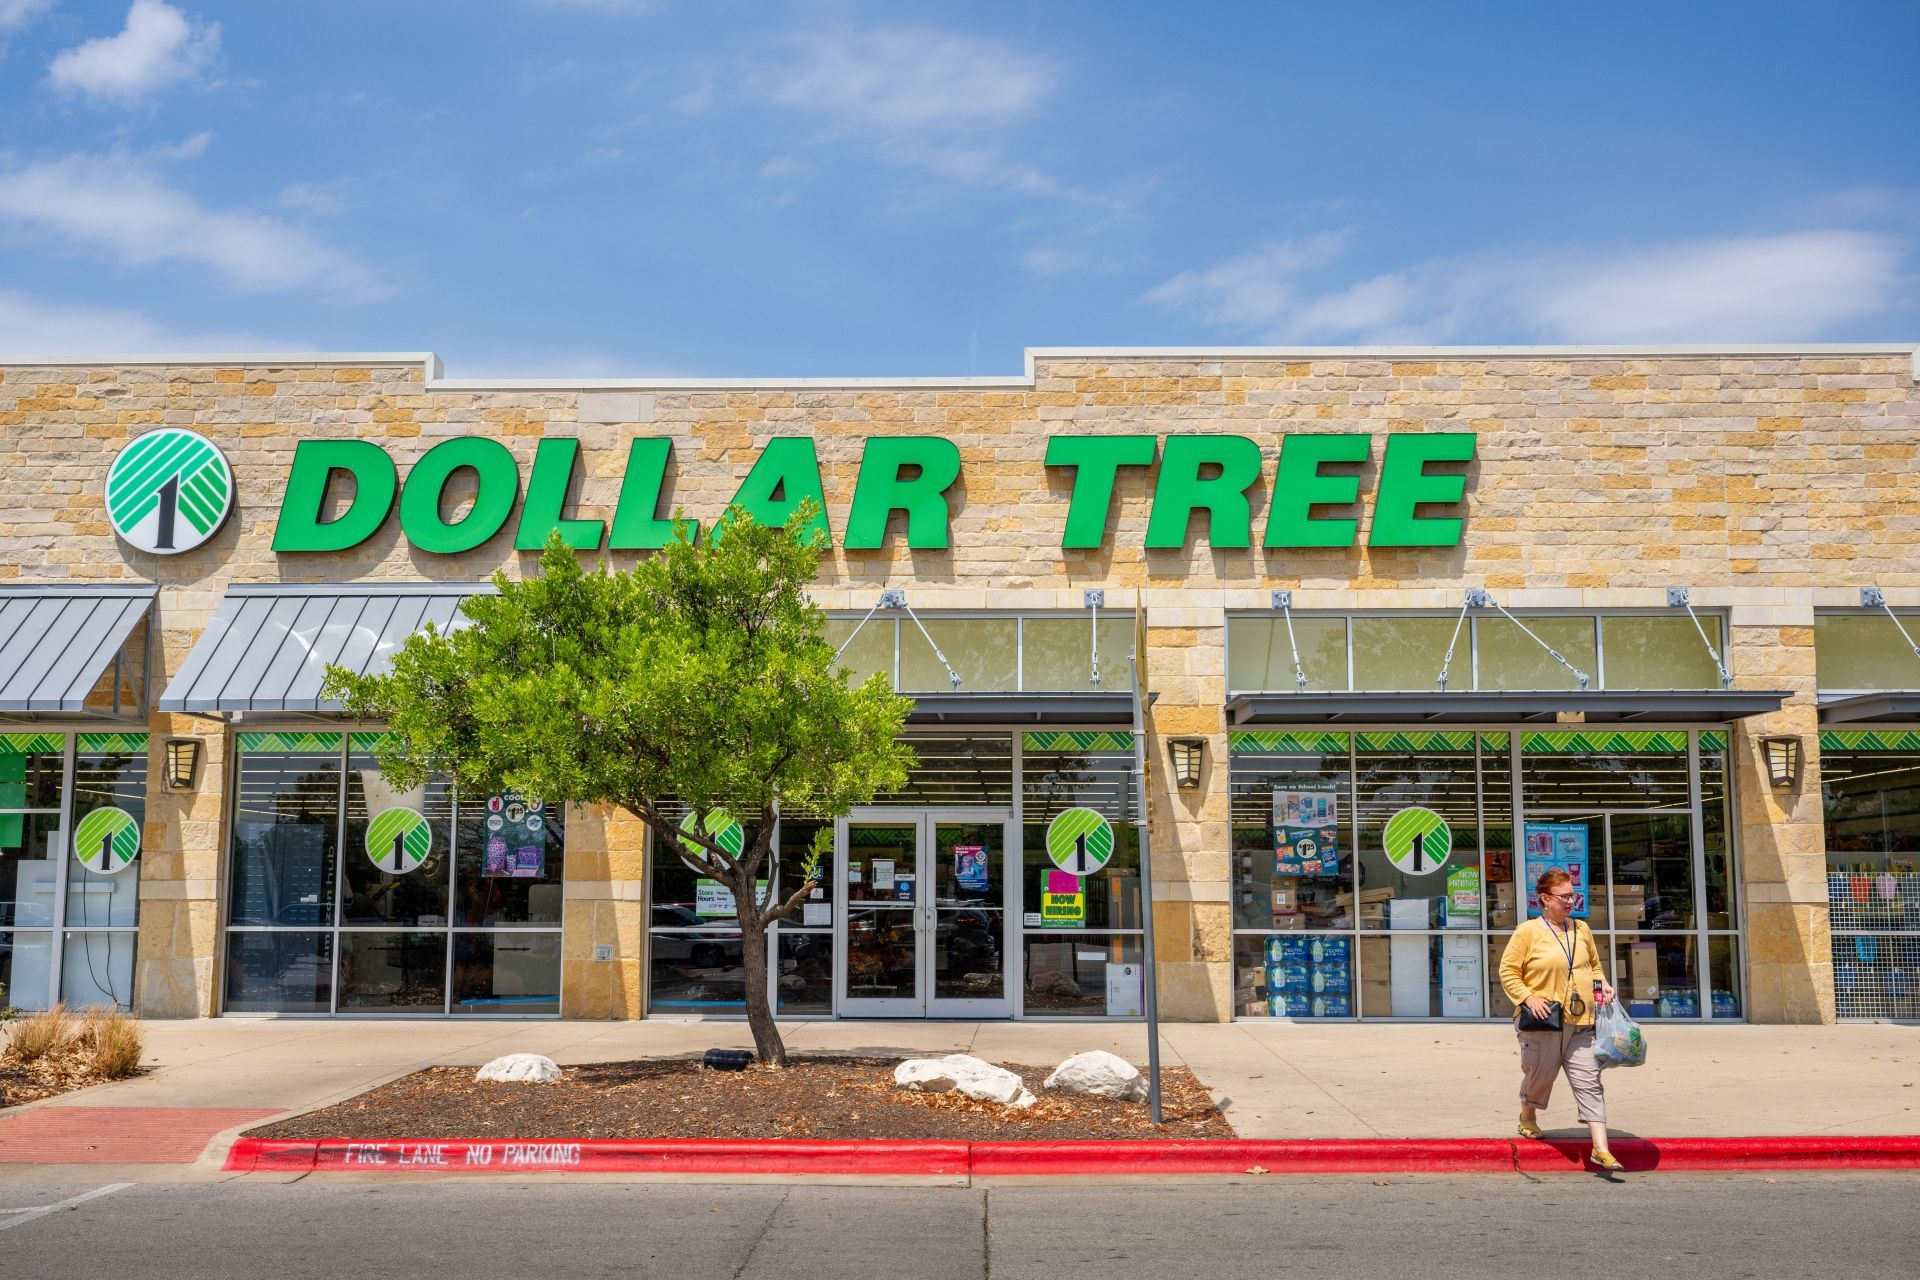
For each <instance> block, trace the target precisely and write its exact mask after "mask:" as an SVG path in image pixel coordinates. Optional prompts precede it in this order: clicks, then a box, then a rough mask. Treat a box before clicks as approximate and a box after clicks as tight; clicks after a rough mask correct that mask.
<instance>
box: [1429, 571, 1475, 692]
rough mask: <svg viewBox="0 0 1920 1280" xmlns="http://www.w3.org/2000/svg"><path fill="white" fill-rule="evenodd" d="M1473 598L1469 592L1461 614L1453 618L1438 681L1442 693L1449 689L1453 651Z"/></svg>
mask: <svg viewBox="0 0 1920 1280" xmlns="http://www.w3.org/2000/svg"><path fill="white" fill-rule="evenodd" d="M1480 594H1481V596H1483V597H1484V596H1485V595H1486V594H1487V593H1486V592H1484V591H1482V592H1481V593H1480ZM1473 599H1474V593H1473V592H1471V591H1469V592H1467V598H1466V601H1465V603H1463V604H1462V605H1461V606H1460V616H1459V617H1457V618H1455V619H1454V620H1453V638H1452V639H1451V640H1448V641H1447V656H1446V657H1445V658H1443V659H1441V661H1440V679H1439V681H1438V682H1437V683H1438V684H1439V686H1440V692H1442V693H1445V692H1446V691H1447V676H1448V674H1449V673H1451V672H1452V670H1453V651H1454V648H1455V647H1456V646H1457V645H1458V644H1459V643H1460V628H1461V627H1463V626H1465V625H1466V624H1467V610H1468V609H1470V608H1472V607H1473Z"/></svg>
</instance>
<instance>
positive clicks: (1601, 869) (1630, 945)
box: [1519, 636, 1740, 1018]
mask: <svg viewBox="0 0 1920 1280" xmlns="http://www.w3.org/2000/svg"><path fill="white" fill-rule="evenodd" d="M1695 639H1696V641H1697V640H1698V637H1697V636H1696V637H1695ZM1726 749H1727V737H1726V733H1725V731H1724V730H1708V731H1706V732H1703V733H1698V734H1689V733H1688V732H1686V731H1684V730H1639V729H1636V730H1608V729H1587V730H1539V731H1530V732H1527V733H1524V734H1522V735H1521V768H1520V779H1521V795H1522V801H1523V804H1524V810H1525V814H1526V819H1527V821H1526V824H1525V827H1524V829H1523V831H1522V843H1521V861H1522V866H1521V868H1520V877H1521V878H1520V886H1519V892H1520V894H1521V895H1522V898H1523V900H1525V899H1526V897H1527V894H1528V890H1529V888H1530V886H1531V884H1532V881H1533V880H1534V879H1535V878H1536V876H1537V873H1538V872H1539V871H1540V870H1542V869H1544V868H1546V867H1548V866H1563V867H1565V868H1566V869H1567V870H1569V871H1571V872H1573V873H1574V876H1575V888H1576V890H1577V891H1581V892H1582V893H1583V894H1584V896H1583V898H1582V899H1581V901H1580V904H1579V905H1578V906H1577V907H1576V908H1575V914H1576V916H1579V917H1580V918H1582V919H1585V920H1586V921H1587V923H1588V925H1589V927H1591V928H1592V929H1593V932H1594V938H1595V941H1596V942H1597V943H1598V944H1599V945H1600V948H1601V951H1602V954H1603V956H1605V957H1607V958H1608V961H1609V964H1610V966H1611V967H1610V969H1609V975H1610V976H1611V977H1612V979H1613V981H1614V985H1615V986H1616V987H1618V988H1619V990H1620V993H1621V998H1622V1000H1623V1001H1625V1003H1626V1008H1627V1011H1628V1012H1629V1013H1631V1014H1632V1015H1633V1016H1634V1017H1636V1018H1707V1017H1716V1018H1726V1017H1738V1016H1739V1013H1738V1010H1739V1008H1740V993H1739V974H1738V970H1737V968H1735V967H1733V961H1732V957H1733V956H1734V954H1735V951H1734V937H1733V934H1732V930H1733V928H1734V926H1735V924H1736V918H1735V916H1736V913H1735V906H1734V902H1733V897H1732V894H1731V886H1732V882H1733V876H1732V868H1731V857H1730V849H1729V843H1728V839H1727V816H1726V815H1727V808H1726V806H1727V803H1728V799H1727V786H1726V781H1727V780H1726ZM1696 770H1697V774H1698V777H1699V779H1700V785H1699V787H1698V789H1697V791H1696V788H1695V787H1694V785H1693V782H1692V778H1693V777H1694V775H1695V771H1696ZM1703 903H1704V904H1705V909H1704V912H1703V908H1702V904H1703ZM1524 911H1525V914H1527V915H1529V916H1530V915H1535V914H1538V905H1537V903H1529V904H1528V905H1527V906H1526V907H1525V908H1524ZM1703 949H1704V950H1705V951H1706V952H1707V953H1709V954H1722V953H1723V954H1724V955H1725V956H1726V957H1727V961H1726V965H1727V967H1726V968H1725V970H1724V971H1722V972H1716V973H1708V972H1703V970H1702V967H1701V963H1700V956H1701V955H1702V953H1703ZM1716 992H1717V993H1718V994H1715V993H1716ZM1729 1010H1731V1011H1732V1012H1729Z"/></svg>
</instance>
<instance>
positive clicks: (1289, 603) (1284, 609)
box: [1273, 591, 1446, 693]
mask: <svg viewBox="0 0 1920 1280" xmlns="http://www.w3.org/2000/svg"><path fill="white" fill-rule="evenodd" d="M1273 607H1274V608H1276V609H1278V610H1279V611H1280V612H1281V614H1282V615H1284V616H1285V618H1286V620H1287V647H1288V648H1289V649H1291V650H1293V687H1294V688H1296V689H1298V690H1299V691H1300V692H1302V693H1305V692H1306V691H1307V673H1306V672H1305V671H1302V670H1301V669H1300V642H1299V641H1298V640H1295V639H1294V638H1293V592H1291V591H1276V592H1274V593H1273ZM1441 683H1442V684H1443V685H1444V684H1445V683H1446V677H1445V676H1442V677H1441Z"/></svg>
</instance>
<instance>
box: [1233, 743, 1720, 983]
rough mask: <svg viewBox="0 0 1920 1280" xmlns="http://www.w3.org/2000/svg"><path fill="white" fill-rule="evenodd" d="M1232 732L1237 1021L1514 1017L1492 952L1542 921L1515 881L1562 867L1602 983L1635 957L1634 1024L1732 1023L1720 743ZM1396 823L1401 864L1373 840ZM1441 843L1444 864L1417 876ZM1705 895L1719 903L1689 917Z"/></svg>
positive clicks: (1383, 840) (1389, 846)
mask: <svg viewBox="0 0 1920 1280" xmlns="http://www.w3.org/2000/svg"><path fill="white" fill-rule="evenodd" d="M1229 741H1230V746H1231V751H1232V783H1231V787H1232V814H1233V864H1234V865H1233V904H1234V929H1235V933H1236V935H1237V936H1236V938H1235V943H1234V954H1235V964H1234V969H1235V975H1234V978H1235V992H1234V1006H1235V1009H1236V1012H1237V1013H1239V1014H1241V1015H1243V1016H1246V1015H1251V1016H1262V1015H1265V1016H1285V1017H1332V1016H1340V1017H1346V1016H1358V1017H1362V1018H1463V1019H1479V1018H1483V1017H1494V1018H1499V1017H1507V1016H1511V1014H1512V1006H1511V1004H1510V1003H1509V1002H1508V1001H1507V1000H1506V997H1505V995H1504V994H1503V993H1501V992H1500V990H1499V986H1498V978H1497V969H1498V965H1499V957H1500V954H1501V951H1502V950H1503V949H1504V948H1505V946H1506V942H1507V939H1508V938H1509V937H1510V936H1511V932H1512V930H1513V928H1514V927H1515V926H1516V925H1517V924H1518V923H1519V922H1520V921H1521V920H1524V919H1526V918H1528V917H1529V916H1532V915H1536V914H1538V903H1537V902H1534V901H1530V892H1529V890H1530V888H1531V886H1532V883H1533V881H1534V880H1535V879H1536V878H1537V877H1538V874H1539V872H1540V871H1541V870H1543V869H1544V868H1545V867H1546V866H1549V865H1564V866H1567V867H1568V868H1569V869H1571V870H1575V871H1576V872H1577V881H1578V885H1579V888H1580V889H1581V891H1582V895H1583V896H1582V899H1581V902H1580V905H1579V906H1578V907H1577V908H1576V912H1577V914H1579V915H1580V916H1581V918H1583V919H1586V920H1587V921H1588V923H1589V925H1590V927H1591V928H1592V929H1593V930H1594V934H1595V939H1596V941H1597V942H1598V943H1599V945H1600V948H1601V952H1602V955H1603V957H1605V958H1607V960H1608V963H1609V972H1610V973H1614V974H1624V973H1626V972H1627V970H1625V969H1623V968H1622V966H1623V965H1629V966H1630V965H1636V964H1637V965H1638V969H1637V970H1636V971H1634V972H1635V973H1637V975H1638V977H1639V978H1640V979H1641V983H1640V987H1639V988H1637V990H1638V991H1639V992H1642V993H1645V994H1644V998H1643V996H1642V995H1639V994H1636V995H1633V996H1632V997H1631V1003H1630V1007H1631V1008H1632V1011H1633V1012H1634V1014H1635V1015H1636V1016H1645V1017H1650V1018H1657V1017H1670V1018H1700V1017H1707V1016H1712V1017H1720V1018H1727V1017H1738V1016H1739V1008H1740V996H1739V968H1738V951H1737V940H1736V937H1735V936H1734V934H1733V932H1732V930H1733V925H1734V910H1733V904H1732V902H1731V901H1730V900H1729V899H1727V898H1726V897H1725V896H1724V894H1725V886H1726V885H1728V884H1730V883H1731V880H1732V876H1731V868H1730V866H1729V861H1730V859H1729V857H1728V851H1727V842H1726V838H1725V837H1726V818H1725V805H1726V787H1725V752H1726V735H1725V733H1724V732H1723V731H1717V730H1716V731H1708V732H1704V733H1698V734H1690V733H1688V732H1686V731H1684V730H1673V731H1658V732H1655V731H1633V732H1631V733H1621V732H1610V731H1559V730H1551V731H1544V730H1534V731H1526V732H1521V733H1513V732H1495V731H1479V732H1473V731H1466V730H1458V731H1435V730H1415V729H1407V730H1368V731H1364V732H1360V733H1353V734H1347V733H1335V732H1317V731H1285V732H1268V731H1242V732H1235V733H1233V734H1231V735H1230V738H1229ZM1516 753H1517V755H1518V762H1517V768H1516ZM1696 758H1697V760H1698V762H1699V770H1700V776H1701V777H1702V778H1703V779H1706V780H1707V781H1706V782H1705V783H1704V784H1703V787H1702V788H1701V791H1702V794H1701V796H1700V800H1699V804H1700V811H1701V814H1702V816H1703V817H1704V816H1705V815H1707V814H1713V815H1716V816H1715V818H1714V821H1715V822H1716V823H1717V828H1716V830H1717V832H1718V835H1717V842H1715V843H1714V844H1713V848H1714V852H1713V853H1712V856H1711V857H1710V856H1709V843H1710V842H1709V841H1708V840H1706V839H1704V838H1703V839H1699V840H1696V836H1695V833H1696V830H1697V829H1698V830H1704V828H1705V827H1706V826H1707V825H1708V824H1707V822H1705V821H1700V822H1696V819H1695V800H1694V791H1693V789H1692V787H1691V786H1690V784H1689V779H1690V777H1691V776H1692V772H1691V771H1692V769H1693V767H1694V761H1695V759H1696ZM1516 772H1517V774H1518V776H1519V778H1520V781H1521V788H1520V790H1519V792H1518V794H1516V791H1515V786H1514V783H1515V777H1516ZM1615 798H1617V802H1615V803H1597V801H1601V800H1607V799H1615ZM1329 809H1330V810H1331V812H1330V813H1329V812H1328V810H1329ZM1403 815H1406V816H1403ZM1323 822H1324V823H1327V824H1328V825H1327V826H1325V827H1319V826H1316V825H1315V824H1316V823H1323ZM1395 824H1397V825H1398V826H1399V828H1400V829H1401V832H1402V837H1404V836H1405V832H1406V831H1407V830H1413V829H1417V830H1418V831H1420V832H1421V833H1422V834H1423V841H1422V844H1421V847H1420V849H1419V850H1418V851H1417V852H1416V851H1415V850H1414V849H1413V848H1412V847H1411V845H1410V843H1409V840H1408V839H1406V838H1393V839H1390V837H1389V831H1390V826H1392V825H1395ZM1516 826H1517V827H1518V830H1517V831H1516ZM1436 831H1444V842H1445V852H1444V861H1443V862H1441V863H1440V864H1438V865H1434V866H1433V867H1432V869H1430V870H1423V869H1421V868H1420V867H1418V866H1416V862H1418V861H1424V860H1425V859H1426V855H1427V853H1428V852H1429V847H1428V846H1427V844H1426V843H1425V840H1426V839H1430V838H1432V836H1433V833H1434V832H1436ZM1328 832H1331V836H1330V837H1329V835H1328ZM1329 843H1331V844H1332V847H1333V848H1334V849H1335V850H1336V852H1337V859H1336V861H1335V862H1334V864H1333V865H1332V866H1331V867H1327V866H1320V867H1315V868H1313V869H1311V870H1309V869H1308V868H1307V867H1305V866H1303V865H1302V860H1301V853H1302V849H1303V847H1304V846H1308V845H1311V846H1312V847H1313V849H1314V850H1315V851H1316V852H1321V853H1324V852H1325V850H1326V848H1327V847H1328V845H1329ZM1356 851H1357V856H1355V854H1356ZM1396 854H1397V856H1396ZM1709 866H1711V867H1713V868H1715V869H1716V870H1715V871H1714V872H1713V873H1712V875H1708V874H1706V873H1705V868H1707V867H1709ZM1702 885H1706V886H1709V887H1713V886H1719V888H1718V890H1717V892H1718V893H1719V894H1720V895H1721V896H1716V897H1710V898H1708V899H1707V901H1708V902H1709V903H1710V904H1712V905H1711V914H1710V915H1709V916H1708V917H1707V918H1706V919H1704V920H1703V918H1702V917H1701V914H1700V908H1699V904H1700V903H1701V901H1702V896H1701V886H1702ZM1703 949H1704V952H1705V954H1706V955H1708V957H1709V962H1710V963H1709V967H1708V971H1707V972H1704V973H1703V972H1702V971H1701V967H1700V963H1699V956H1700V955H1701V954H1702V953H1703ZM1636 957H1637V959H1636ZM1616 981H1617V982H1624V979H1621V978H1617V979H1616ZM1626 989H1627V988H1626V987H1625V986H1624V985H1623V986H1622V990H1623V991H1625V990H1626ZM1343 993H1344V999H1343Z"/></svg>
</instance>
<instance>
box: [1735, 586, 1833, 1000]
mask: <svg viewBox="0 0 1920 1280" xmlns="http://www.w3.org/2000/svg"><path fill="white" fill-rule="evenodd" d="M1732 623H1733V625H1732V646H1731V647H1732V660H1731V662H1730V664H1729V667H1730V669H1731V670H1733V671H1736V672H1738V673H1739V680H1740V683H1741V685H1742V686H1744V687H1746V688H1767V689H1789V690H1792V691H1793V697H1792V698H1791V699H1790V700H1789V701H1788V702H1787V703H1786V705H1785V706H1783V707H1782V708H1781V709H1780V710H1779V711H1778V712H1777V713H1775V714H1773V715H1768V716H1756V717H1754V718H1752V719H1748V720H1742V721H1740V722H1739V723H1738V724H1737V725H1736V726H1735V728H1734V732H1733V734H1732V737H1731V739H1730V743H1729V745H1730V748H1731V755H1732V760H1731V765H1732V774H1733V778H1732V781H1733V788H1734V798H1735V802H1736V804H1737V811H1736V818H1735V821H1734V824H1733V825H1734V827H1735V829H1736V832H1737V835H1738V840H1739V846H1738V852H1737V857H1738V862H1739V868H1740V881H1741V886H1742V889H1743V890H1744V895H1743V896H1744V898H1745V902H1744V909H1745V917H1744V925H1745V927H1744V930H1743V932H1744V934H1745V941H1744V944H1743V946H1744V951H1745V955H1746V962H1747V1009H1746V1014H1747V1019H1748V1020H1749V1021H1751V1022H1774V1023H1781V1022H1792V1023H1818V1022H1832V1021H1833V1020H1834V1002H1833V935H1832V933H1831V931H1830V924H1829V920H1828V910H1827V852H1826V838H1825V830H1824V826H1823V823H1822V805H1821V796H1820V751H1819V734H1820V725H1819V718H1818V713H1817V710H1816V704H1815V687H1816V686H1815V678H1814V665H1813V609H1812V607H1811V606H1810V605H1794V606H1781V607H1773V608H1761V607H1752V608H1736V609H1735V610H1734V612H1733V618H1732ZM1775 734H1786V735H1791V736H1793V737H1796V738H1798V739H1799V740H1800V757H1801V766H1800V780H1799V783H1798V784H1797V785H1796V786H1794V787H1792V788H1783V789H1775V788H1774V787H1773V786H1772V785H1770V784H1769V783H1768V781H1767V766H1766V757H1765V752H1764V750H1763V749H1762V747H1761V744H1760V739H1761V738H1763V737H1766V736H1769V735H1775Z"/></svg>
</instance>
